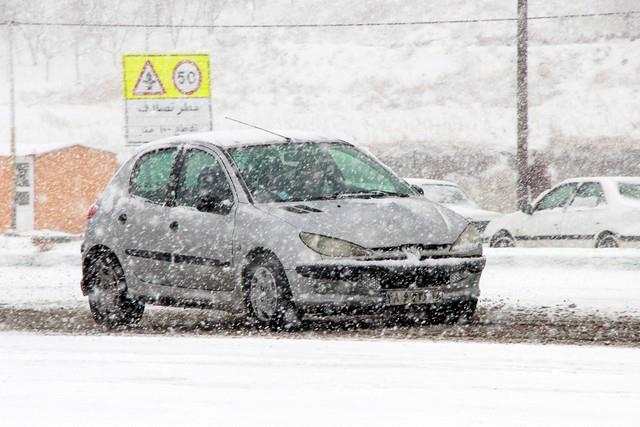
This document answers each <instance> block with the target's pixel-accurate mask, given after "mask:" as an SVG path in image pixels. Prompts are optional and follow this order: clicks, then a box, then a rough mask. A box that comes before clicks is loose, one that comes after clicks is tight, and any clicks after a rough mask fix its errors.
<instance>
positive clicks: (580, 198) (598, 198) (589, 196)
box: [571, 182, 605, 208]
mask: <svg viewBox="0 0 640 427" xmlns="http://www.w3.org/2000/svg"><path fill="white" fill-rule="evenodd" d="M604 203H605V197H604V192H603V191H602V186H601V185H600V184H599V183H597V182H585V183H584V184H582V185H581V186H580V188H578V191H576V196H575V197H574V198H573V201H572V202H571V206H572V207H575V208H595V207H598V206H600V205H602V204H604Z"/></svg>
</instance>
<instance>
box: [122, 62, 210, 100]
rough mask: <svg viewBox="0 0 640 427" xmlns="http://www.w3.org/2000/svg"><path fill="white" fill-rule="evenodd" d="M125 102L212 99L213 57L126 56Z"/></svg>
mask: <svg viewBox="0 0 640 427" xmlns="http://www.w3.org/2000/svg"><path fill="white" fill-rule="evenodd" d="M122 65H123V69H124V97H125V99H180V98H209V97H210V96H211V80H210V67H209V55H207V54H186V55H177V54H176V55H124V56H123V58H122Z"/></svg>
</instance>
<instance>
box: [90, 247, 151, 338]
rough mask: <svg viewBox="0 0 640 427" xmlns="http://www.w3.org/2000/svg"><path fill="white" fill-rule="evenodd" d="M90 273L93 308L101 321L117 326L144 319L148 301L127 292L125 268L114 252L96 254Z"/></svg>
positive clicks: (91, 305)
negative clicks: (145, 303) (136, 298)
mask: <svg viewBox="0 0 640 427" xmlns="http://www.w3.org/2000/svg"><path fill="white" fill-rule="evenodd" d="M86 274H87V275H88V277H87V283H88V297H89V309H90V311H91V315H92V316H93V319H94V320H95V322H96V323H97V324H99V325H104V326H106V327H108V328H116V327H120V326H130V325H134V324H136V323H138V322H139V321H140V319H141V318H142V315H143V314H144V303H143V302H142V301H138V300H134V299H133V298H131V297H129V295H127V283H126V280H125V276H124V271H123V270H122V267H121V266H120V263H119V262H118V261H117V259H116V258H115V257H114V256H113V255H110V254H106V253H103V254H99V255H97V256H95V257H92V258H91V259H90V261H89V266H88V268H87V271H86Z"/></svg>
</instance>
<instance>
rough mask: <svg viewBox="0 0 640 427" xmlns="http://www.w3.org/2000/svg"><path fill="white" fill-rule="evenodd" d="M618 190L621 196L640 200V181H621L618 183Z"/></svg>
mask: <svg viewBox="0 0 640 427" xmlns="http://www.w3.org/2000/svg"><path fill="white" fill-rule="evenodd" d="M618 191H619V192H620V195H621V196H622V197H626V198H627V199H633V200H640V183H628V182H621V183H619V184H618Z"/></svg>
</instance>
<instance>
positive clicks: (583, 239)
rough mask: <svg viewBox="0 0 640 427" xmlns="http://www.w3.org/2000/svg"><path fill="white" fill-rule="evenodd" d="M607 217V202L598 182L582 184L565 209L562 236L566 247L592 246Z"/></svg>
mask: <svg viewBox="0 0 640 427" xmlns="http://www.w3.org/2000/svg"><path fill="white" fill-rule="evenodd" d="M606 216H607V200H606V197H605V193H604V191H603V189H602V185H601V184H600V183H599V182H584V183H582V184H580V187H579V188H578V190H577V191H576V194H575V197H574V198H573V200H572V201H571V203H570V204H569V205H568V206H567V207H566V208H565V212H564V214H563V218H562V224H561V229H562V235H563V240H564V241H565V243H566V245H567V246H587V247H590V246H593V245H594V239H595V236H596V234H597V233H598V232H600V231H603V225H602V224H604V223H605V220H606Z"/></svg>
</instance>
